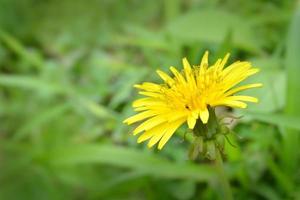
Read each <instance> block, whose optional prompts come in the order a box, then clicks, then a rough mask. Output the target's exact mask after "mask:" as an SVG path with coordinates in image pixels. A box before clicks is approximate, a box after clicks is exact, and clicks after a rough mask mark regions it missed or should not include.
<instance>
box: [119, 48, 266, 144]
mask: <svg viewBox="0 0 300 200" xmlns="http://www.w3.org/2000/svg"><path fill="white" fill-rule="evenodd" d="M228 58H229V54H227V55H226V56H225V57H224V58H223V59H218V60H217V61H216V62H215V64H213V65H212V66H209V64H208V52H205V54H204V56H203V58H202V61H201V64H200V66H193V67H191V65H190V64H189V62H188V60H187V59H186V58H183V60H182V62H183V70H182V72H179V71H178V70H177V69H176V68H174V67H170V71H171V72H172V74H173V76H169V75H168V74H166V73H164V72H162V71H160V70H157V73H158V75H159V76H160V77H161V79H162V80H163V81H164V84H155V83H150V82H145V83H143V84H141V85H135V87H136V88H138V89H140V92H139V94H141V95H143V96H145V97H144V98H141V99H138V100H136V101H134V102H133V107H134V110H135V111H138V112H140V113H138V114H136V115H134V116H132V117H129V118H128V119H126V120H125V121H124V123H127V124H128V125H130V124H133V123H136V122H139V121H144V122H143V123H141V124H140V125H139V126H138V127H137V128H136V129H135V130H134V131H133V134H134V135H136V134H139V133H141V132H143V134H142V135H141V136H140V137H139V138H138V143H140V142H143V141H146V140H150V141H149V143H148V147H152V146H153V145H155V144H156V143H159V144H158V149H161V148H163V146H164V145H165V144H166V142H167V141H168V140H169V139H170V137H171V136H172V135H173V134H174V132H175V131H176V130H177V129H178V128H179V127H180V126H181V125H182V124H184V123H185V122H187V124H188V127H189V129H193V128H194V127H195V124H196V121H197V120H201V121H202V122H203V124H206V123H207V122H208V119H209V111H208V107H216V106H229V107H234V108H246V107H247V104H246V103H245V102H254V103H256V102H258V99H257V98H254V97H251V96H244V95H235V94H236V93H237V92H240V91H242V90H246V89H250V88H256V87H261V86H262V84H260V83H254V84H248V85H244V86H238V87H234V86H236V85H237V84H239V83H240V82H241V81H243V80H245V79H246V78H247V77H249V76H251V75H253V74H255V73H257V72H258V71H259V70H258V69H257V68H253V67H252V65H251V63H250V62H241V61H237V62H235V63H233V64H231V65H229V66H227V67H225V64H226V62H227V60H228ZM233 87H234V88H233Z"/></svg>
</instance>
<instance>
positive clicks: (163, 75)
mask: <svg viewBox="0 0 300 200" xmlns="http://www.w3.org/2000/svg"><path fill="white" fill-rule="evenodd" d="M156 73H157V74H158V75H159V76H160V78H161V79H162V80H163V81H165V82H166V83H167V84H168V85H170V86H171V85H173V84H174V80H173V79H172V78H171V77H170V76H169V75H168V74H166V73H165V72H163V71H160V70H157V71H156Z"/></svg>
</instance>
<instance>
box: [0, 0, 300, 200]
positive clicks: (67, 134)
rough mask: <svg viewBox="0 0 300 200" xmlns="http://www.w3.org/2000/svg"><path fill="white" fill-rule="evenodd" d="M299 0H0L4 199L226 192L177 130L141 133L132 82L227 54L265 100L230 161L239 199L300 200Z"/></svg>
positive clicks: (0, 195)
mask: <svg viewBox="0 0 300 200" xmlns="http://www.w3.org/2000/svg"><path fill="white" fill-rule="evenodd" d="M299 14H300V10H299V1H277V0H274V1H263V0H256V1H242V0H236V1H229V0H225V1H220V0H213V1H200V0H199V1H198V0H195V1H188V0H176V1H171V0H164V1H138V0H129V1H106V0H100V1H97V0H91V1H89V2H88V3H87V2H86V1H83V0H76V1H71V0H64V1H57V0H49V1H43V2H37V1H33V0H26V1H22V2H20V1H17V0H0V118H1V120H0V183H1V187H0V199H16V200H17V199H30V200H31V199H33V200H34V199H37V200H40V199H49V200H50V199H51V200H52V199H179V200H184V199H218V198H219V199H222V198H221V196H220V195H222V191H221V190H220V186H219V184H218V182H219V177H218V172H217V170H216V168H215V165H214V163H212V162H209V161H203V162H192V161H189V160H188V149H189V146H190V142H191V137H190V136H191V135H189V134H187V135H186V136H187V139H186V140H183V137H184V135H185V130H184V129H180V130H179V131H178V132H177V134H176V135H175V136H174V137H172V139H171V140H170V141H169V142H168V143H167V145H166V146H165V148H164V149H163V150H162V151H158V150H156V149H148V148H147V147H146V145H145V144H137V143H136V137H134V136H132V135H131V134H130V133H131V131H132V129H133V127H129V126H126V125H124V124H123V123H122V121H123V120H124V119H125V118H126V117H128V116H130V115H131V114H133V111H132V108H131V103H132V101H133V100H134V99H135V98H137V96H138V95H137V93H136V91H135V90H134V88H133V87H132V85H133V84H135V83H140V82H143V81H158V77H157V76H156V75H155V70H156V69H157V68H159V69H161V70H167V69H168V67H169V66H171V65H174V66H177V67H180V66H181V59H182V58H183V57H187V58H188V59H189V60H191V62H192V63H193V64H198V63H199V62H200V58H201V56H202V55H203V53H204V51H205V50H209V51H210V54H211V61H213V60H215V59H216V58H218V57H222V56H224V55H225V53H227V52H230V53H231V58H230V62H232V61H235V60H249V61H252V62H253V64H254V65H255V66H257V67H259V68H260V69H261V72H260V73H259V74H258V75H257V76H255V77H253V78H252V79H251V80H250V81H251V82H262V83H263V84H264V87H263V88H261V89H255V90H253V91H247V94H251V95H253V96H256V97H258V98H259V99H260V102H259V104H257V105H250V106H249V109H247V110H243V111H240V110H233V111H232V112H233V113H234V114H242V115H243V116H244V117H243V118H242V119H240V120H238V123H237V124H236V125H235V126H234V127H233V131H234V132H235V133H237V136H231V137H230V138H229V140H230V141H231V143H233V144H234V146H235V147H233V146H231V145H230V144H229V143H228V142H227V143H226V153H227V155H226V159H225V161H224V165H225V172H226V175H227V176H228V177H229V179H230V183H231V191H232V193H233V196H234V199H272V200H273V199H299V198H300V192H299V191H300V184H299V183H300V176H299V174H300V171H299V159H300V154H299V151H298V148H299V144H300V138H299V133H300V106H299V103H300V101H299V98H298V93H299V91H300V88H299V87H300V80H299V78H298V75H299V74H300V53H299V52H300V49H299V48H300V37H299V35H300V23H299V21H300V17H299V16H300V15H299Z"/></svg>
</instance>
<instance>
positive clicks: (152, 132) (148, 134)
mask: <svg viewBox="0 0 300 200" xmlns="http://www.w3.org/2000/svg"><path fill="white" fill-rule="evenodd" d="M167 126H168V123H162V124H160V125H158V126H156V127H154V128H152V129H150V130H148V131H145V132H144V133H143V134H142V135H141V136H140V137H139V138H138V140H137V142H138V143H141V142H144V141H146V140H148V139H150V138H151V137H153V135H155V134H156V133H159V132H162V131H163V130H165V129H166V127H167Z"/></svg>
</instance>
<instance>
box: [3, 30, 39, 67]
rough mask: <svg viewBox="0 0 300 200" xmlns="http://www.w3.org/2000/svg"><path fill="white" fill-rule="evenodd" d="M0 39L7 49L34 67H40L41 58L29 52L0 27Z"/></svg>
mask: <svg viewBox="0 0 300 200" xmlns="http://www.w3.org/2000/svg"><path fill="white" fill-rule="evenodd" d="M0 41H3V42H4V43H5V44H6V45H7V46H8V48H9V49H11V50H12V51H13V52H15V53H16V54H17V55H19V56H20V57H21V58H23V59H24V60H26V61H28V62H29V63H30V64H32V65H33V66H35V67H36V68H41V67H42V65H43V60H42V59H41V58H40V57H38V56H37V55H34V54H32V53H30V52H29V51H28V50H27V49H26V48H25V47H24V46H23V45H22V44H21V43H20V42H19V41H18V40H17V39H16V38H14V37H13V36H11V35H9V34H8V33H6V32H4V31H2V30H1V29H0Z"/></svg>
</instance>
